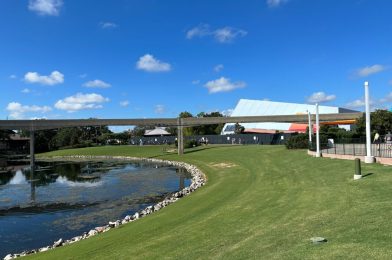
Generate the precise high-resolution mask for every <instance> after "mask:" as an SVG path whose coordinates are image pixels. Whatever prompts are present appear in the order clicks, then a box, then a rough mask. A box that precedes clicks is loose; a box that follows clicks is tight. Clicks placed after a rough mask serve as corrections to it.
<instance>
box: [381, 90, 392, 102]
mask: <svg viewBox="0 0 392 260" xmlns="http://www.w3.org/2000/svg"><path fill="white" fill-rule="evenodd" d="M379 102H380V103H391V102H392V92H390V93H389V94H388V95H386V96H385V97H384V98H382V99H380V100H379Z"/></svg>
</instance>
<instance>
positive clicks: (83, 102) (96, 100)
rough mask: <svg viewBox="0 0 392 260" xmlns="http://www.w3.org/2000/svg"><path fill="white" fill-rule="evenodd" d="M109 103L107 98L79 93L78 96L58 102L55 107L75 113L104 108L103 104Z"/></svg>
mask: <svg viewBox="0 0 392 260" xmlns="http://www.w3.org/2000/svg"><path fill="white" fill-rule="evenodd" d="M108 101H109V99H108V98H105V97H103V96H101V95H99V94H95V93H91V94H83V93H77V94H76V95H73V96H69V97H66V98H64V99H60V100H58V101H57V102H56V104H55V105H54V106H55V108H57V109H60V110H65V111H67V112H75V111H79V110H85V109H98V108H102V105H101V104H102V103H104V102H108Z"/></svg>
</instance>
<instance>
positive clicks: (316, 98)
mask: <svg viewBox="0 0 392 260" xmlns="http://www.w3.org/2000/svg"><path fill="white" fill-rule="evenodd" d="M335 99H336V96H335V95H327V94H325V93H324V92H315V93H313V94H312V95H311V96H310V97H308V99H307V102H308V103H324V102H329V101H332V100H335Z"/></svg>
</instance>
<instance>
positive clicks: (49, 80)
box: [24, 70, 64, 86]
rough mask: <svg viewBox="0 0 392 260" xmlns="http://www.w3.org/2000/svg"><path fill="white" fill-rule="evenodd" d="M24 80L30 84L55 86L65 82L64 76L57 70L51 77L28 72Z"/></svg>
mask: <svg viewBox="0 0 392 260" xmlns="http://www.w3.org/2000/svg"><path fill="white" fill-rule="evenodd" d="M24 80H25V81H26V82H28V83H38V84H41V85H48V86H53V85H57V84H61V83H63V82H64V75H63V74H62V73H61V72H59V71H57V70H55V71H53V72H52V73H51V74H50V75H49V76H41V75H39V74H38V73H37V72H27V73H26V74H25V76H24Z"/></svg>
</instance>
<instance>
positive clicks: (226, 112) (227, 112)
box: [221, 108, 234, 116]
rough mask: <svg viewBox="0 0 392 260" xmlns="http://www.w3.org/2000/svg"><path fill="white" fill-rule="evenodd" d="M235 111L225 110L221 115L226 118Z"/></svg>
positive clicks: (231, 109)
mask: <svg viewBox="0 0 392 260" xmlns="http://www.w3.org/2000/svg"><path fill="white" fill-rule="evenodd" d="M233 111H234V109H233V108H228V109H225V110H223V111H222V112H221V114H222V115H224V116H231V114H232V113H233Z"/></svg>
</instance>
